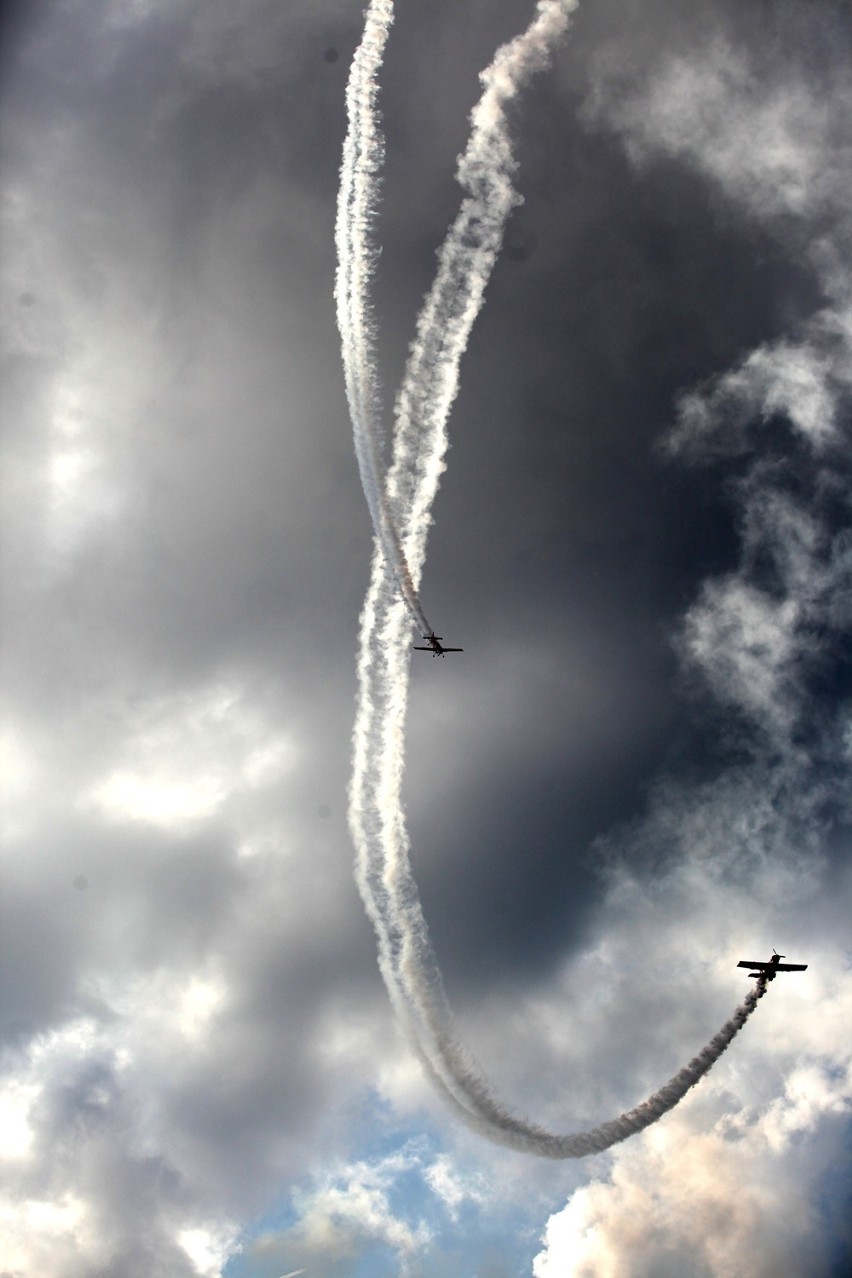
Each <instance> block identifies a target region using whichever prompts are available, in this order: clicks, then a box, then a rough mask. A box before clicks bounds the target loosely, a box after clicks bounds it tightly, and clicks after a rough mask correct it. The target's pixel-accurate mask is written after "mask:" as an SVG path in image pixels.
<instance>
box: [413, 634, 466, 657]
mask: <svg viewBox="0 0 852 1278" xmlns="http://www.w3.org/2000/svg"><path fill="white" fill-rule="evenodd" d="M423 638H424V639H425V640H426V642H427V644H428V645H429V647H428V648H424V647H423V646H422V645H421V644H415V645H414V648H415V651H416V652H431V654H432V656H433V657H443V656H444V654H445V653H447V652H464V649H463V648H445V647H444V645H443V644H442V643H441V636H440V635H436V634H434V632H433V633H432V634H428V635H424V636H423Z"/></svg>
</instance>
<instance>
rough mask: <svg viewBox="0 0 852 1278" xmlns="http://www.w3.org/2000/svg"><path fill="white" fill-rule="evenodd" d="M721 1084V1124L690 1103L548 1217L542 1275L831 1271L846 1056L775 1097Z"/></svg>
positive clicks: (847, 1112)
mask: <svg viewBox="0 0 852 1278" xmlns="http://www.w3.org/2000/svg"><path fill="white" fill-rule="evenodd" d="M848 984H849V982H848V979H847V986H848ZM849 997H850V991H849V989H847V992H846V998H845V1003H846V1005H847V1006H848V1003H849ZM838 1010H839V1009H838ZM719 1088H720V1084H719V1083H716V1082H714V1081H713V1079H712V1077H711V1079H710V1080H709V1081H708V1083H707V1090H708V1091H710V1092H712V1093H715V1095H714V1097H713V1099H714V1101H716V1102H717V1103H718V1104H719V1105H720V1107H721V1108H722V1111H723V1112H722V1113H721V1115H720V1116H719V1117H718V1118H716V1119H715V1121H712V1122H711V1123H710V1124H709V1125H708V1124H707V1121H706V1120H707V1117H708V1108H707V1105H706V1104H704V1105H703V1107H702V1108H701V1109H700V1110H699V1111H698V1112H696V1108H697V1107H695V1108H693V1107H691V1106H684V1107H683V1108H682V1109H680V1110H678V1111H676V1112H675V1113H674V1114H673V1115H671V1116H670V1118H669V1119H668V1120H667V1121H666V1122H665V1123H663V1124H661V1125H659V1126H658V1127H656V1128H653V1129H652V1130H651V1131H649V1132H648V1133H647V1135H646V1136H645V1137H643V1138H642V1139H641V1140H637V1141H635V1142H633V1143H632V1144H630V1145H629V1146H624V1147H623V1148H622V1149H620V1150H619V1151H618V1152H617V1153H616V1155H615V1157H614V1159H613V1163H612V1166H611V1169H610V1170H609V1172H608V1174H607V1175H606V1176H605V1177H602V1178H600V1179H595V1180H593V1181H592V1182H591V1183H590V1184H588V1185H585V1186H583V1187H582V1188H580V1189H578V1190H577V1191H576V1192H575V1193H574V1194H573V1195H572V1197H571V1199H570V1200H569V1202H568V1204H567V1205H566V1207H565V1208H563V1210H562V1211H560V1212H558V1213H556V1214H555V1215H554V1216H552V1217H551V1218H550V1220H549V1222H548V1225H547V1229H546V1232H545V1236H544V1243H545V1246H544V1250H543V1251H542V1252H540V1253H539V1255H538V1256H537V1257H536V1260H535V1262H534V1265H533V1273H534V1275H535V1278H651V1276H652V1275H653V1276H654V1278H659V1276H660V1275H669V1274H670V1275H672V1278H674V1275H677V1274H684V1273H690V1274H695V1275H701V1276H702V1278H724V1276H725V1275H730V1276H731V1278H733V1276H734V1275H736V1274H744V1273H747V1274H749V1275H754V1276H755V1278H769V1276H770V1275H773V1276H774V1275H779V1274H780V1275H789V1276H790V1278H793V1275H797V1274H801V1273H805V1272H808V1273H817V1272H826V1271H827V1270H826V1264H827V1260H828V1256H829V1249H830V1246H831V1242H830V1231H829V1230H828V1229H827V1228H826V1225H825V1222H824V1221H823V1220H822V1219H821V1211H820V1204H819V1199H818V1195H817V1194H816V1193H815V1185H816V1182H817V1181H818V1180H819V1179H820V1178H821V1177H822V1176H824V1175H825V1174H827V1173H828V1171H829V1168H830V1166H831V1162H832V1159H833V1158H834V1157H836V1155H837V1152H838V1151H837V1139H838V1137H839V1130H840V1126H839V1125H838V1124H837V1123H835V1124H834V1133H833V1135H832V1133H831V1131H830V1130H829V1131H827V1130H826V1126H825V1120H830V1119H837V1118H838V1117H839V1118H840V1119H841V1120H843V1119H845V1120H846V1121H847V1122H848V1121H849V1118H850V1116H852V1062H850V1060H849V1058H848V1055H847V1059H846V1060H842V1059H841V1060H839V1061H832V1060H831V1059H822V1060H821V1061H819V1062H811V1063H809V1064H807V1065H805V1066H800V1067H797V1068H795V1069H793V1071H792V1072H791V1073H790V1074H789V1075H788V1077H787V1078H786V1080H785V1081H784V1085H783V1095H781V1096H779V1097H777V1098H776V1099H774V1100H772V1101H770V1102H769V1103H768V1104H766V1103H765V1102H764V1103H763V1104H758V1105H751V1106H748V1107H746V1106H744V1105H742V1104H740V1105H739V1106H738V1107H737V1105H736V1102H735V1101H734V1098H733V1096H732V1094H731V1093H730V1092H727V1093H726V1094H724V1095H720V1094H719ZM822 1248H825V1250H824V1251H823V1250H822Z"/></svg>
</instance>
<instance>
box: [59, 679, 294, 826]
mask: <svg viewBox="0 0 852 1278" xmlns="http://www.w3.org/2000/svg"><path fill="white" fill-rule="evenodd" d="M121 754H124V756H125V761H124V762H123V763H122V764H120V765H119V767H117V768H116V769H115V770H113V771H110V772H109V774H108V775H107V776H105V777H103V778H102V779H100V780H98V781H96V782H95V783H94V784H93V785H92V786H91V787H90V788H89V789H88V791H87V792H86V793H85V794H84V795H83V796H82V797H81V799H80V803H81V806H82V807H83V808H84V809H86V808H90V809H91V808H94V809H96V810H98V811H100V812H102V813H103V814H104V816H106V817H107V818H108V819H110V820H116V821H142V822H146V823H148V824H151V825H155V826H159V827H161V828H164V829H177V830H179V829H190V828H192V826H193V825H194V824H196V823H197V822H199V821H203V820H205V819H206V818H209V817H211V816H212V815H213V814H214V813H215V812H217V811H218V810H219V809H220V808H221V807H222V806H223V804H225V803H226V801H227V800H228V798H229V797H230V796H231V795H233V794H234V793H237V792H240V791H242V792H245V793H248V794H250V793H251V792H252V791H256V790H260V789H263V788H265V787H268V786H271V785H273V784H275V783H276V782H278V781H280V780H281V778H282V776H283V775H285V774H286V772H287V771H289V770H290V769H291V768H292V767H293V766H294V763H295V760H296V758H297V750H296V747H295V744H294V743H293V742H292V741H291V739H290V738H289V737H287V736H286V735H283V734H282V733H281V731H280V729H276V728H273V727H271V726H269V725H267V724H265V723H264V722H263V719H262V717H261V716H260V715H259V714H258V712H257V711H256V710H254V709H253V708H252V707H251V706H250V705H249V704H247V703H246V700H245V698H244V697H243V696H242V695H241V693H240V692H239V690H237V689H235V688H233V687H231V686H225V685H218V684H217V685H214V686H213V687H212V688H208V689H206V690H204V691H202V692H200V693H198V694H194V695H193V694H183V695H178V696H175V697H170V698H161V699H158V700H155V701H153V702H152V703H151V704H149V705H146V706H145V707H143V708H142V709H141V710H139V711H138V712H137V714H136V715H135V716H134V717H133V718H131V721H130V723H128V725H127V742H126V745H125V746H124V749H123V750H120V751H119V757H121Z"/></svg>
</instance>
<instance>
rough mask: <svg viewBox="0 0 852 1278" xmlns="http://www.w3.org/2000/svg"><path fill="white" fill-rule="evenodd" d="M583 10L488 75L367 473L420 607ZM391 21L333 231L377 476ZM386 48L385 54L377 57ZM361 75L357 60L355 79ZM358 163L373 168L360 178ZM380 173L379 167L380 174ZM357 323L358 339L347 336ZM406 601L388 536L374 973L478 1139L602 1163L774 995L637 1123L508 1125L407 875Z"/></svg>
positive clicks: (516, 48)
mask: <svg viewBox="0 0 852 1278" xmlns="http://www.w3.org/2000/svg"><path fill="white" fill-rule="evenodd" d="M575 8H576V0H539V3H538V5H537V7H536V12H535V17H534V18H533V21H532V22H531V23H530V26H529V27H528V28H527V30H526V31H525V32H524V33H523V34H522V35H521V36H519V37H517V38H516V39H515V40H513V41H511V42H509V43H508V44H507V45H504V46H503V47H502V48H501V49H499V50H498V51H497V54H496V55H495V58H494V61H493V62H492V64H491V66H490V67H489V68H488V69H487V70H486V71H485V72H484V73H483V76H482V80H483V85H484V91H483V94H482V97H481V98H480V101H479V103H478V105H477V107H476V108H475V109H474V112H473V115H472V126H473V127H472V132H471V138H470V142H469V144H468V147H467V149H466V151H465V153H464V155H463V156H462V157H461V159H460V164H459V180H460V182H461V184H462V186H463V187H464V188H465V189H466V191H467V193H468V194H467V197H466V198H465V200H464V201H463V203H462V206H461V209H460V211H459V215H458V217H457V218H456V221H455V222H454V224H453V226H452V227H451V228H450V231H449V233H448V236H447V238H446V241H445V243H444V246H443V248H442V249H441V250H440V253H439V263H438V271H437V275H436V279H435V283H434V285H433V287H432V289H431V291H430V293H429V295H428V296H427V298H426V300H425V303H424V305H423V308H422V310H421V314H420V318H419V320H418V324H417V334H416V338H415V341H414V343H413V344H412V347H411V352H410V356H409V360H408V363H407V366H406V370H405V375H404V378H403V383H402V387H401V390H400V393H399V396H398V398H397V403H396V414H395V418H396V425H395V430H394V439H393V460H392V465H391V468H390V471H389V473H388V477H387V484H386V487H385V489H384V492H383V490H382V487H381V484H380V481H379V479H378V468H377V465H374V468H373V470H372V472H371V473H370V481H371V483H372V482H373V481H375V485H376V487H375V490H374V491H373V494H372V495H373V500H374V501H375V503H376V505H377V508H378V509H379V511H380V519H379V526H380V527H384V525H383V523H382V520H383V519H385V518H387V520H388V521H389V523H390V527H391V529H392V530H393V543H392V544H393V546H394V547H396V548H397V549H398V550H399V551H400V554H401V556H402V562H403V563H404V564H405V566H406V570H407V571H408V572H409V580H410V583H411V587H412V590H414V592H415V595H416V586H417V584H418V583H419V578H420V575H421V572H422V568H423V562H424V558H425V549H426V538H427V534H428V526H429V522H430V509H431V505H432V501H433V499H434V496H435V493H436V491H437V486H438V483H439V480H440V475H441V472H442V471H443V469H444V455H445V452H446V447H447V439H446V423H447V418H448V416H449V411H450V408H451V406H452V402H453V400H454V398H455V395H456V391H457V388H458V369H459V363H460V360H461V356H462V354H463V352H464V349H465V347H466V344H467V340H468V336H469V334H470V330H471V327H472V325H473V322H474V320H475V318H476V315H477V313H478V311H479V309H480V307H481V305H482V300H483V295H484V290H485V287H486V284H487V281H488V278H489V276H490V273H491V269H492V267H493V265H494V262H495V261H496V257H497V254H498V252H499V249H500V244H501V241H502V234H503V228H504V226H505V222H506V218H507V217H508V215H509V213H510V212H511V209H512V207H513V206H514V205H515V204H516V203H517V201H518V197H517V195H516V194H515V192H514V191H513V189H512V182H511V179H512V174H513V172H514V169H515V162H514V159H513V157H512V154H511V147H510V141H509V132H508V125H507V121H506V117H505V107H506V106H507V105H508V104H509V103H510V102H511V100H512V99H513V98H514V97H515V95H516V94H517V92H518V90H519V89H520V88H521V87H522V86H523V84H524V83H525V82H526V80H527V79H528V78H529V76H530V75H531V74H532V73H533V72H534V71H535V70H537V69H539V68H540V67H542V66H543V65H545V64H546V62H547V58H548V55H549V50H550V49H551V48H552V45H553V42H554V41H555V39H556V38H557V37H558V36H559V35H560V34H561V33H562V32H563V31H564V29H565V27H566V26H567V23H568V19H569V16H570V14H571V12H572V11H573V10H574V9H575ZM390 15H391V7H390V5H389V4H388V3H387V0H374V3H373V4H372V5H371V6H370V9H369V10H368V11H367V15H366V23H365V37H364V41H362V46H361V47H362V48H364V46H365V42H367V39H368V33H369V35H370V40H371V41H372V43H371V44H370V45H369V48H370V49H371V57H372V58H373V60H372V62H370V63H369V75H368V78H367V79H365V78H364V74H365V72H364V65H363V64H358V65H355V64H354V65H353V72H352V78H351V79H350V90H351V89H352V85H353V82H354V83H355V84H356V85H357V86H358V95H359V96H358V104H357V109H354V108H353V106H352V104H350V132H351V133H354V135H355V136H354V140H353V141H352V143H351V151H350V152H348V153H347V154H348V156H349V159H347V158H345V159H344V169H343V185H346V184H347V183H349V184H350V186H351V188H352V190H351V191H350V190H348V189H347V194H346V195H345V196H344V193H343V191H342V192H341V201H340V205H339V210H340V219H339V224H338V252H339V253H341V255H342V256H345V255H346V254H352V255H354V256H355V257H358V254H359V253H366V254H367V256H366V257H363V256H362V257H361V258H360V259H359V260H358V261H354V260H352V259H351V258H347V259H346V260H345V262H344V263H343V264H342V266H341V271H340V273H339V276H338V308H339V316H341V315H342V320H341V321H340V322H341V333H342V336H343V346H344V364H345V365H346V361H347V350H348V351H349V356H348V357H349V359H350V364H351V368H352V369H353V370H356V371H358V372H359V379H355V380H354V381H353V387H354V390H353V391H352V392H350V406H351V405H352V404H353V403H354V404H355V410H353V426H354V430H355V435H356V448H357V447H358V436H359V431H361V432H362V434H363V435H364V436H365V437H366V439H367V441H368V442H369V441H372V445H373V452H372V454H371V455H372V458H373V462H374V463H375V462H376V458H377V448H376V445H375V441H376V432H375V422H376V421H377V420H378V414H377V412H376V411H375V404H376V402H377V394H378V392H377V384H376V379H375V378H374V377H373V376H372V375H371V372H370V370H371V368H372V345H371V343H372V337H373V335H372V329H371V328H370V323H369V311H368V306H367V302H366V290H367V288H368V285H369V280H370V274H371V267H372V258H371V257H370V256H369V248H368V242H367V240H366V238H364V236H363V235H361V234H360V231H359V227H358V226H356V227H355V229H354V230H353V229H352V225H351V224H352V223H354V222H356V221H357V219H358V218H362V217H366V215H367V212H371V211H372V209H373V208H374V197H373V194H371V192H373V191H374V189H375V180H376V167H377V165H378V163H379V161H380V156H381V141H380V138H379V136H378V125H377V123H376V111H375V106H376V81H375V76H376V73H377V71H378V67H379V65H380V61H381V50H383V49H384V41H385V40H386V38H387V34H388V30H389V25H390V21H391V16H390ZM377 33H378V36H377ZM379 37H380V38H381V49H380V51H379V54H378V56H375V51H376V48H377V44H376V40H377V39H378V38H379ZM359 53H360V50H359ZM357 60H358V55H357V54H356V64H357ZM359 129H362V130H363V134H359V133H358V130H359ZM347 144H349V139H347ZM353 156H354V157H358V156H361V157H362V160H361V163H360V169H359V165H358V163H357V162H356V160H353V159H352V158H351V157H353ZM370 165H374V166H375V167H373V168H372V169H370ZM368 170H370V171H369V180H368V181H367V182H366V186H365V187H364V189H363V190H361V189H360V188H359V189H358V190H357V191H356V189H355V188H358V187H359V182H360V181H361V180H362V179H361V178H359V177H358V176H357V175H358V173H359V172H360V173H361V174H362V175H363V174H364V173H366V172H367V171H368ZM353 175H354V176H353ZM371 183H372V184H373V185H372V186H371V185H370V184H371ZM365 191H366V194H365ZM347 290H348V292H347ZM342 299H343V301H342ZM344 302H345V304H343V303H344ZM350 320H351V321H352V322H353V323H355V324H356V325H360V328H359V327H356V328H355V329H353V330H350V329H348V328H347V327H346V324H347V323H348V322H349V321H350ZM359 343H360V345H359ZM353 351H354V352H355V354H353V353H352V352H353ZM359 352H360V354H359ZM362 356H363V358H362ZM347 367H348V366H347ZM349 386H350V377H349V373H348V372H347V388H349ZM356 410H357V412H356ZM357 413H360V414H361V416H360V418H359V417H357ZM362 442H363V441H362ZM363 474H364V467H363V466H362V475H363ZM365 488H366V484H365ZM369 499H370V497H369V495H368V500H369ZM371 509H372V507H371ZM388 564H390V565H391V568H392V571H393V575H391V574H390V573H389V572H388ZM399 586H400V580H399V573H398V565H397V564H396V563H395V562H394V561H393V560H392V557H391V556H390V555H389V554H388V547H387V542H386V539H385V536H384V535H383V533H380V531H379V528H377V546H376V549H375V553H374V556H373V563H372V571H371V579H370V586H369V589H368V592H367V597H366V600H365V603H364V609H363V612H362V616H361V631H360V654H359V662H358V708H357V714H356V721H355V728H354V733H353V768H352V780H351V785H350V808H349V821H350V828H351V830H352V834H353V840H354V843H355V849H356V878H357V882H358V887H359V890H360V893H361V896H362V899H363V901H364V905H365V908H366V910H367V913H368V915H369V917H370V919H371V921H372V923H373V926H374V928H375V931H376V934H377V939H378V951H379V965H380V968H381V971H382V975H383V978H384V980H385V984H386V986H387V988H388V992H389V994H390V998H391V1001H392V1004H393V1006H394V1009H395V1011H396V1014H397V1016H398V1018H399V1020H400V1022H401V1024H402V1025H403V1027H404V1029H405V1030H406V1032H407V1034H408V1036H409V1038H410V1040H411V1042H412V1045H413V1047H414V1049H415V1050H416V1052H417V1053H418V1055H419V1057H420V1059H421V1061H422V1063H423V1066H424V1068H425V1070H426V1072H427V1075H428V1076H429V1078H430V1079H431V1081H432V1082H433V1084H434V1085H435V1087H436V1088H437V1089H438V1091H439V1092H440V1093H441V1094H442V1095H443V1097H444V1099H445V1100H446V1102H447V1103H448V1105H449V1106H450V1107H451V1108H452V1109H453V1110H454V1111H455V1112H456V1114H457V1115H458V1116H459V1117H460V1118H461V1119H462V1120H463V1121H464V1122H466V1123H467V1124H468V1125H469V1126H471V1127H472V1128H474V1129H475V1130H476V1131H478V1132H480V1133H481V1134H482V1135H484V1136H486V1137H488V1138H489V1139H491V1140H493V1141H495V1142H497V1143H499V1144H504V1145H508V1146H510V1147H512V1148H516V1149H521V1150H525V1151H527V1152H530V1153H534V1154H537V1155H539V1156H542V1157H546V1158H557V1159H560V1158H572V1157H582V1156H584V1155H586V1154H591V1153H595V1152H599V1151H601V1150H604V1149H606V1148H608V1147H609V1146H610V1145H613V1144H615V1143H617V1142H618V1141H621V1140H624V1139H626V1138H627V1137H628V1136H631V1135H633V1134H634V1133H636V1132H638V1131H641V1130H642V1129H643V1128H644V1127H647V1126H648V1125H649V1124H651V1123H653V1122H656V1121H657V1119H658V1118H659V1117H661V1115H662V1114H664V1113H666V1112H667V1111H668V1110H669V1109H671V1108H672V1107H673V1106H674V1105H676V1104H677V1102H678V1101H679V1100H680V1099H681V1098H682V1097H683V1096H684V1095H685V1093H686V1092H687V1091H688V1090H689V1088H690V1087H692V1086H693V1085H694V1084H695V1083H696V1082H698V1081H699V1079H700V1078H701V1077H703V1075H704V1074H705V1073H706V1072H707V1071H708V1070H709V1069H710V1068H711V1066H712V1065H713V1064H714V1062H715V1061H716V1060H717V1059H718V1058H719V1056H720V1055H721V1054H722V1052H723V1051H724V1050H725V1048H726V1047H727V1046H728V1044H729V1043H730V1042H731V1040H732V1039H733V1038H734V1036H735V1035H736V1034H737V1033H738V1032H739V1030H740V1029H741V1028H742V1026H743V1025H744V1024H745V1022H746V1020H747V1019H748V1017H749V1016H750V1015H751V1014H752V1012H753V1011H754V1010H755V1008H756V1006H757V1002H758V1000H759V999H760V998H761V997H762V995H763V993H764V991H765V985H764V984H763V983H761V982H759V983H758V985H757V987H756V988H755V990H753V991H752V992H751V993H750V994H749V995H748V996H747V998H746V999H745V1001H744V1002H743V1004H742V1005H741V1006H740V1007H739V1008H737V1010H736V1012H735V1013H734V1015H733V1016H732V1017H731V1019H730V1020H729V1021H727V1022H726V1024H725V1025H724V1026H723V1027H722V1029H721V1030H720V1031H719V1033H718V1034H717V1035H716V1036H715V1037H714V1038H713V1039H712V1040H711V1041H710V1043H708V1044H707V1046H706V1047H705V1048H704V1049H703V1050H702V1051H701V1052H700V1053H699V1054H698V1055H697V1056H696V1057H695V1058H694V1059H693V1060H692V1061H690V1063H689V1064H688V1065H687V1066H685V1067H684V1069H682V1070H680V1071H679V1073H677V1074H676V1075H675V1076H674V1077H673V1078H672V1079H670V1080H669V1082H668V1083H667V1084H666V1085H665V1086H664V1087H662V1088H661V1089H660V1090H659V1091H658V1092H656V1093H654V1095H653V1096H651V1097H649V1098H648V1100H646V1101H645V1102H643V1103H642V1104H641V1105H639V1106H637V1107H636V1108H635V1109H633V1110H630V1111H628V1112H627V1113H625V1114H622V1115H620V1116H619V1117H618V1118H616V1119H614V1120H612V1121H611V1122H608V1123H604V1124H602V1125H601V1126H599V1127H596V1128H594V1129H592V1130H589V1131H586V1132H577V1133H570V1134H564V1135H560V1134H556V1133H551V1132H548V1131H546V1130H545V1129H544V1128H542V1127H539V1126H537V1125H536V1124H533V1123H530V1122H528V1121H527V1120H526V1119H523V1118H520V1117H517V1116H515V1115H513V1114H512V1113H510V1112H509V1111H508V1110H507V1109H506V1108H505V1107H504V1106H503V1105H502V1104H501V1103H500V1102H499V1101H498V1100H497V1099H496V1098H495V1097H494V1096H493V1095H492V1094H491V1092H490V1090H489V1088H488V1085H487V1083H486V1082H485V1079H484V1077H483V1075H482V1072H481V1070H480V1069H479V1067H478V1066H477V1064H476V1062H475V1061H474V1060H473V1058H472V1057H471V1055H470V1053H469V1052H468V1051H467V1049H466V1048H465V1047H464V1046H463V1045H462V1044H461V1043H460V1042H459V1041H458V1038H457V1036H456V1031H455V1024H454V1020H453V1015H452V1012H451V1010H450V1007H449V1004H448V1001H447V998H446V995H445V993H444V988H443V982H442V979H441V973H440V969H439V966H438V963H437V959H436V957H435V954H434V951H433V949H432V945H431V941H430V938H429V932H428V928H427V925H426V921H425V918H424V917H423V912H422V909H421V905H420V899H419V895H418V891H417V885H416V882H415V880H414V876H413V874H412V871H411V864H410V860H409V844H408V835H407V831H406V828H405V819H404V813H403V808H402V798H401V786H402V778H403V772H404V762H405V735H404V730H405V714H406V707H407V700H408V677H409V650H408V632H409V626H410V621H409V616H408V613H409V611H411V600H410V598H409V597H408V595H406V593H405V591H403V598H402V599H401V598H400V589H399Z"/></svg>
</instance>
